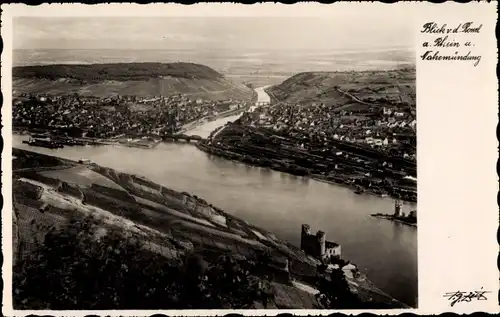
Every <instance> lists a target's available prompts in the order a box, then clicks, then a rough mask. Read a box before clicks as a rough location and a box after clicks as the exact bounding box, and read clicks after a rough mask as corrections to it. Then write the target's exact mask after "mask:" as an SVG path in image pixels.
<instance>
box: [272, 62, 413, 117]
mask: <svg viewBox="0 0 500 317" xmlns="http://www.w3.org/2000/svg"><path fill="white" fill-rule="evenodd" d="M266 92H267V93H268V94H269V95H270V96H271V99H272V101H273V103H276V102H286V103H292V104H293V103H299V104H305V105H307V104H311V103H317V104H319V103H324V104H327V105H334V106H337V107H336V109H337V110H339V111H340V110H354V109H355V110H363V109H367V108H370V107H373V106H383V105H384V104H391V105H400V106H410V107H412V108H414V107H415V70H414V69H400V70H393V71H362V72H305V73H299V74H297V75H295V76H292V77H290V78H289V79H287V80H285V81H284V82H283V83H281V84H279V85H276V86H272V87H270V88H268V89H267V90H266Z"/></svg>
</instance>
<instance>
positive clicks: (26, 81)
mask: <svg viewBox="0 0 500 317" xmlns="http://www.w3.org/2000/svg"><path fill="white" fill-rule="evenodd" d="M12 77H13V90H14V95H20V94H22V93H32V94H53V95H58V94H71V93H79V94H81V95H84V96H97V97H107V96H111V95H135V96H159V95H163V96H169V95H175V94H180V93H183V94H188V95H189V96H190V97H192V98H194V99H196V98H201V99H207V100H225V99H235V100H251V99H252V98H253V97H254V92H253V90H252V89H250V88H248V87H247V86H245V85H242V84H235V83H233V82H231V81H230V80H228V79H227V78H225V77H224V76H223V75H222V74H220V73H218V72H216V71H215V70H213V69H212V68H210V67H208V66H204V65H200V64H193V63H120V64H92V65H44V66H23V67H14V68H13V69H12Z"/></svg>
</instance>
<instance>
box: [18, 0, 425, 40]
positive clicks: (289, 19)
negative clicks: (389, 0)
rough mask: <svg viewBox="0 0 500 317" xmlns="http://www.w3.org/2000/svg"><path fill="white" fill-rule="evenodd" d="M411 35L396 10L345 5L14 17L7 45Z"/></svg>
mask: <svg viewBox="0 0 500 317" xmlns="http://www.w3.org/2000/svg"><path fill="white" fill-rule="evenodd" d="M377 10H379V11H378V12H379V14H377ZM400 11H401V10H400ZM412 34H415V30H414V27H413V26H412V23H409V22H408V19H405V17H404V14H403V13H402V12H396V11H394V10H393V11H390V9H389V10H388V9H387V8H385V9H383V10H380V9H376V8H375V7H373V8H372V9H370V10H353V7H352V6H351V7H350V10H345V9H344V10H341V9H338V10H331V14H322V15H318V16H286V14H282V15H279V16H255V15H253V16H252V15H247V16H236V15H235V16H227V15H226V16H225V17H214V16H184V17H179V16H169V17H165V16H164V17H137V16H136V17H131V16H129V17H116V16H115V17H109V16H108V17H106V16H99V17H72V18H69V17H16V18H14V28H13V45H14V48H15V49H53V48H55V49H210V50H213V49H246V50H252V49H256V50H261V49H269V50H275V49H285V50H323V49H335V50H337V49H346V50H348V49H364V48H367V49H369V48H388V47H412V46H413V37H412Z"/></svg>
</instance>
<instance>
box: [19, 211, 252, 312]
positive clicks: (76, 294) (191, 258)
mask: <svg viewBox="0 0 500 317" xmlns="http://www.w3.org/2000/svg"><path fill="white" fill-rule="evenodd" d="M103 232H104V233H103ZM139 238H140V239H141V240H145V238H144V237H134V236H132V235H130V234H128V235H127V234H125V235H124V233H123V232H118V231H117V230H116V229H113V228H109V227H103V225H102V224H101V223H99V222H98V221H97V220H94V219H92V218H85V219H80V218H77V219H72V220H71V221H70V222H69V224H67V225H66V226H61V229H57V230H56V229H54V228H52V229H51V230H50V231H49V232H48V233H47V234H46V236H45V239H44V243H43V245H42V246H41V247H40V248H39V249H38V250H37V251H35V252H32V253H31V254H30V255H29V256H28V257H27V258H24V259H18V261H16V265H15V267H14V273H13V291H14V294H13V301H14V307H15V308H16V309H53V310H68V309H71V310H79V309H85V310H90V309H92V310H103V309H189V308H192V309H208V308H250V307H251V305H252V304H253V302H254V301H255V300H258V297H257V296H258V288H257V284H258V283H256V279H255V278H254V277H252V276H251V275H250V272H251V271H252V270H251V268H250V267H247V266H245V265H242V264H241V263H239V262H238V261H235V260H234V259H233V258H232V257H230V256H224V257H221V258H220V259H218V260H216V261H215V263H213V264H212V265H211V264H210V263H208V262H207V261H205V259H204V258H203V257H202V256H200V255H199V254H196V253H192V254H188V255H186V256H184V257H181V258H179V259H178V260H176V261H174V260H171V259H168V258H165V257H163V256H161V255H159V254H157V253H154V252H152V251H149V248H148V247H147V244H148V241H147V238H146V240H145V241H140V240H139Z"/></svg>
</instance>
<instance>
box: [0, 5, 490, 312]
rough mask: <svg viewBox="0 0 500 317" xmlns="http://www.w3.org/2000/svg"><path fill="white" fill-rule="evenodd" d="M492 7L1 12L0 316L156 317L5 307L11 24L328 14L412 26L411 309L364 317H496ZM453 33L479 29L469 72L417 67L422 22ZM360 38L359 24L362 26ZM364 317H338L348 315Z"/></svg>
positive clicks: (18, 8) (453, 66) (44, 8)
mask: <svg viewBox="0 0 500 317" xmlns="http://www.w3.org/2000/svg"><path fill="white" fill-rule="evenodd" d="M496 8H497V3H496V2H493V3H489V4H488V3H477V2H471V3H468V4H456V3H444V4H439V5H435V4H430V3H408V2H404V3H397V4H391V5H387V4H381V3H354V2H350V3H349V2H346V3H336V4H333V5H323V4H317V3H299V4H295V5H281V4H270V3H265V4H255V5H251V6H248V5H239V4H226V3H225V4H196V5H190V6H184V5H178V4H150V5H136V4H102V5H92V6H90V5H82V4H51V5H48V4H44V5H40V6H36V7H32V6H26V5H20V4H15V5H2V10H3V12H2V28H1V32H2V37H3V42H4V51H3V53H2V66H3V67H2V93H3V97H4V105H3V108H2V125H3V129H2V135H3V138H4V150H3V153H2V171H3V174H2V183H3V184H4V186H3V187H2V195H3V197H4V212H2V233H3V235H2V239H3V240H2V246H3V250H2V251H3V255H4V259H5V260H4V265H3V271H2V274H3V281H4V293H3V304H4V305H3V308H2V309H3V313H4V315H28V314H37V315H45V314H50V315H65V316H67V315H71V316H84V315H88V314H96V315H104V314H105V315H111V316H118V315H129V316H130V315H134V316H149V315H152V314H155V313H158V312H159V311H64V312H57V311H22V312H20V311H13V310H12V302H11V296H10V294H11V291H12V286H11V281H12V279H11V274H12V268H11V263H12V262H11V258H12V250H11V248H9V247H6V246H10V245H12V244H11V243H12V240H11V234H12V222H11V221H12V218H11V216H10V212H9V211H10V210H12V202H11V198H10V197H12V196H11V188H10V186H9V184H10V181H11V179H12V178H11V159H12V151H11V147H12V143H11V139H10V137H9V136H10V135H11V101H12V96H11V91H12V87H11V80H10V79H11V68H10V65H11V62H12V61H11V57H12V56H11V55H12V54H11V50H10V48H12V17H13V16H200V15H202V16H207V15H211V16H328V15H329V14H331V12H332V10H333V11H335V10H346V12H347V11H349V10H350V12H351V14H356V15H357V16H360V15H361V16H364V17H366V19H369V18H370V17H373V16H375V15H377V16H379V17H384V19H385V21H386V23H391V21H393V19H395V18H401V16H400V15H401V14H403V15H404V19H406V21H407V22H408V23H411V24H412V25H414V26H415V32H416V33H417V36H416V41H417V43H416V44H415V45H416V46H417V111H418V114H417V117H418V179H419V183H418V199H419V230H418V240H419V241H418V257H419V260H418V268H419V279H418V280H419V308H418V309H416V310H404V311H400V310H391V311H371V313H374V314H391V315H392V314H399V313H401V312H414V313H418V314H439V313H442V312H455V313H472V312H475V311H483V312H490V313H495V312H499V308H498V307H499V306H498V302H497V292H498V289H499V274H498V269H497V267H496V260H497V256H498V250H499V249H498V244H497V242H496V232H497V229H498V224H499V218H498V206H497V203H496V196H497V192H498V181H497V174H496V160H497V156H498V152H497V151H498V142H497V139H496V137H495V133H496V125H497V121H498V119H497V118H498V117H497V115H498V110H497V109H498V108H497V100H498V98H497V88H498V87H497V78H496V74H495V68H496V62H497V56H498V55H497V51H496V45H495V44H496V42H495V41H496V39H495V35H494V30H495V24H496ZM429 21H436V22H441V23H448V24H450V25H451V24H454V23H459V22H465V21H474V22H476V23H477V24H483V29H482V32H481V34H480V35H478V36H475V37H474V41H475V44H476V48H475V51H476V52H477V53H479V54H481V55H482V60H481V62H480V64H479V65H478V66H477V67H472V65H471V63H463V62H455V63H436V62H422V61H420V60H419V59H418V56H419V55H420V54H421V53H422V52H421V51H422V50H423V48H422V47H421V43H422V41H423V36H424V35H422V34H420V33H419V30H420V28H421V26H422V25H423V23H425V22H429ZM367 32H369V25H367ZM481 287H483V288H484V289H485V290H490V291H492V293H491V294H489V300H487V301H474V302H471V303H467V304H457V305H455V307H453V308H451V307H449V303H448V302H447V301H446V300H445V299H443V297H442V295H443V294H444V293H445V292H450V291H457V290H462V291H474V290H478V289H480V288H481ZM161 312H162V313H164V314H166V315H170V316H172V315H184V316H191V315H200V314H203V315H225V314H227V313H229V312H232V313H241V314H244V315H256V314H263V315H276V314H278V313H284V312H289V313H293V314H300V315H306V314H319V313H320V314H329V313H332V312H334V311H311V310H252V311H228V310H213V311H187V310H183V311H161ZM361 312H366V311H344V313H346V314H358V313H361Z"/></svg>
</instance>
